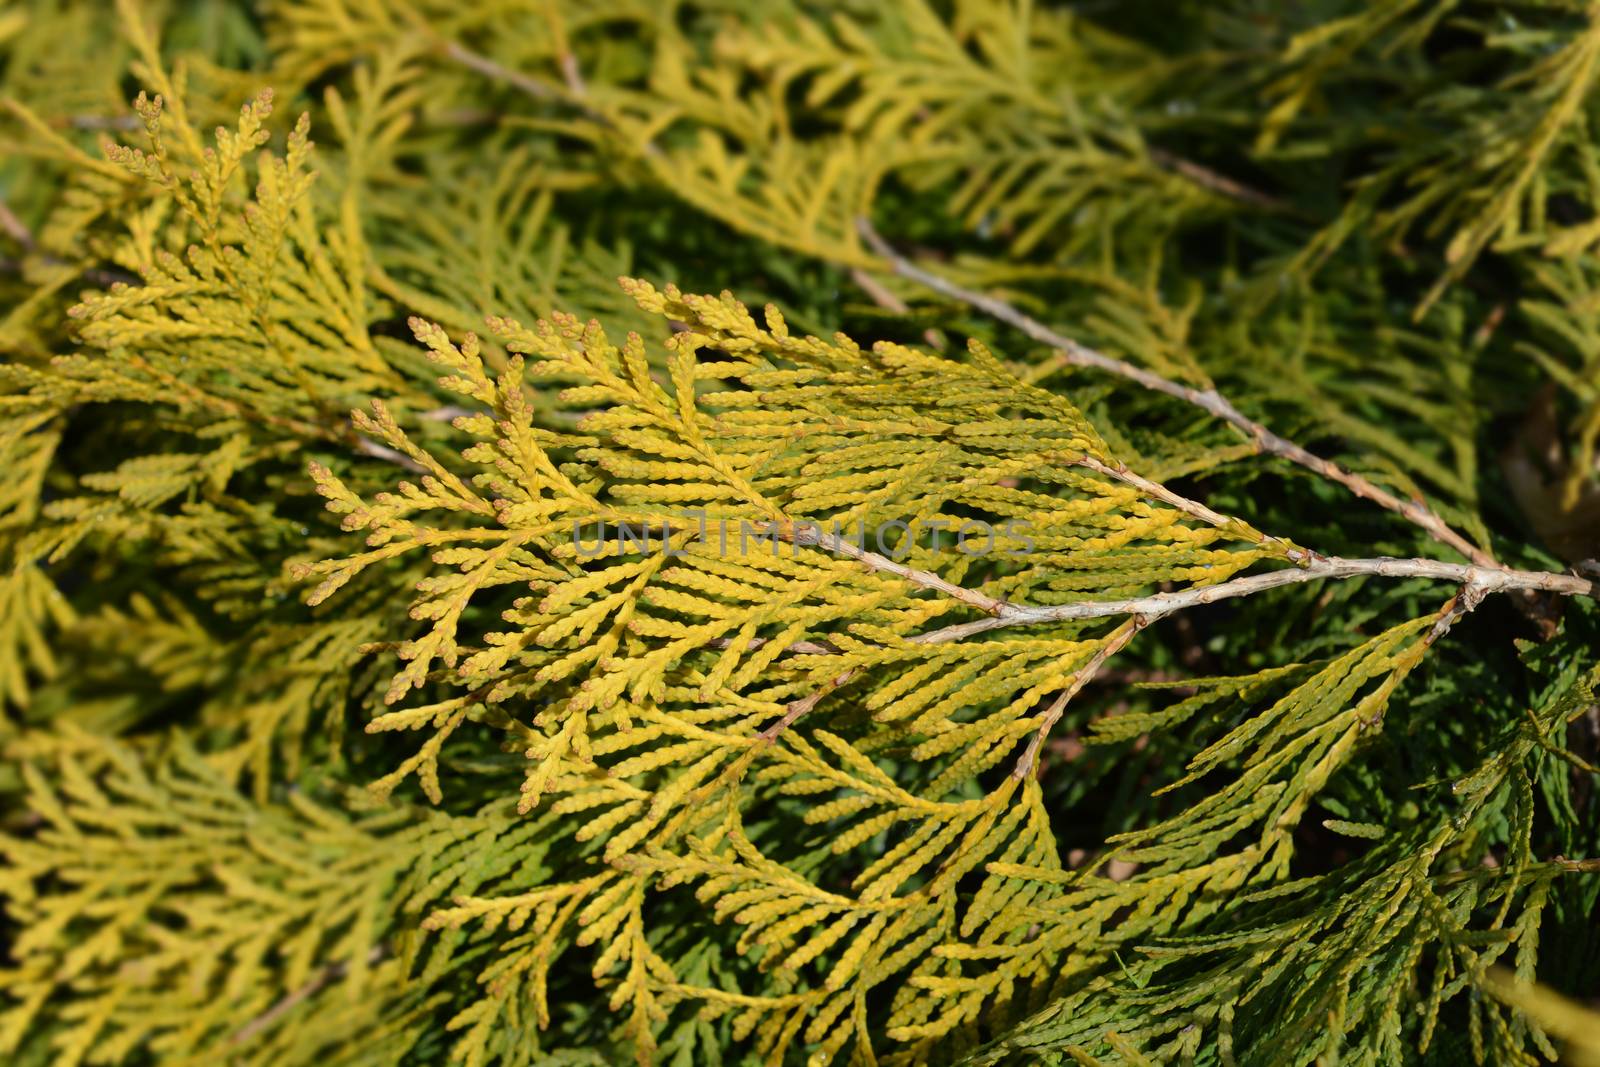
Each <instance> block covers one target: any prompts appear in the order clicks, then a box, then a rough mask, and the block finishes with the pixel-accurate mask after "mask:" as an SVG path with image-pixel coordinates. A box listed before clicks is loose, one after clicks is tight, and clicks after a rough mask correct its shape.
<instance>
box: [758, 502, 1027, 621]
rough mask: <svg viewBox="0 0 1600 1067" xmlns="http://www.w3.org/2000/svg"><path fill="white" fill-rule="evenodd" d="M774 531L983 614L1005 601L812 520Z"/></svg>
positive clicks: (1000, 608)
mask: <svg viewBox="0 0 1600 1067" xmlns="http://www.w3.org/2000/svg"><path fill="white" fill-rule="evenodd" d="M774 533H775V535H776V536H777V537H778V538H780V539H781V540H784V541H789V542H791V543H793V544H796V545H814V546H816V547H817V548H822V549H826V550H827V551H829V552H832V553H834V554H835V555H840V556H847V557H849V558H850V559H853V560H857V561H858V562H861V563H864V564H866V565H867V566H868V567H870V568H871V569H873V570H875V571H881V572H883V573H885V574H892V575H894V576H895V577H897V578H904V579H905V580H906V581H908V582H913V583H915V584H916V585H920V586H922V587H923V588H924V589H932V590H934V591H935V592H938V593H943V594H944V595H945V596H948V597H951V598H953V599H955V600H959V601H961V602H962V603H963V604H966V605H967V606H968V607H972V608H976V609H977V610H979V611H981V612H983V613H984V614H985V615H998V614H1000V612H1001V611H1003V610H1004V609H1005V607H1006V603H1005V601H1003V600H1000V599H998V598H996V597H992V596H989V595H988V594H987V593H980V592H978V591H977V590H976V589H968V588H966V587H965V586H960V585H956V584H955V583H954V582H949V581H946V580H945V579H943V578H941V577H939V576H938V575H937V574H934V573H933V572H932V571H923V570H917V569H916V568H915V567H907V566H906V565H905V564H903V563H896V562H895V561H894V560H892V559H890V558H889V557H888V556H883V555H879V554H878V553H876V552H869V551H867V550H866V549H863V548H860V547H858V546H856V545H853V544H851V543H850V542H849V541H846V540H845V539H844V538H842V537H838V536H836V535H834V534H830V533H824V532H823V531H822V530H821V529H820V528H819V527H818V526H817V525H816V524H815V523H807V522H797V523H793V524H791V525H790V527H789V528H788V529H777V530H774Z"/></svg>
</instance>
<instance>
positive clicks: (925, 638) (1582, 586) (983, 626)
mask: <svg viewBox="0 0 1600 1067" xmlns="http://www.w3.org/2000/svg"><path fill="white" fill-rule="evenodd" d="M1363 575H1374V576H1381V577H1385V578H1435V579H1438V580H1440V581H1446V582H1452V583H1455V584H1457V585H1462V586H1476V587H1477V588H1478V589H1480V590H1481V593H1480V594H1479V596H1480V597H1481V595H1484V594H1488V593H1502V592H1510V591H1514V590H1518V589H1537V590H1542V591H1544V592H1547V593H1559V594H1561V595H1563V596H1587V597H1592V596H1594V595H1595V588H1594V583H1593V582H1591V581H1589V580H1588V579H1586V578H1578V577H1576V576H1573V575H1566V574H1551V573H1547V572H1544V571H1517V570H1509V569H1507V568H1504V567H1476V566H1472V565H1470V564H1465V563H1441V562H1439V561H1438V560H1431V559H1391V558H1389V557H1384V556H1380V557H1376V558H1373V559H1344V558H1341V557H1339V556H1318V557H1317V558H1316V560H1315V561H1314V562H1311V563H1309V564H1307V565H1305V566H1303V567H1295V568H1291V569H1288V570H1281V571H1269V572H1268V573H1266V574H1252V575H1249V576H1247V577H1244V578H1234V579H1232V580H1230V581H1226V582H1219V583H1218V584H1216V585H1203V586H1195V587H1192V588H1189V589H1183V590H1180V591H1178V592H1175V593H1156V594H1154V595H1152V596H1146V597H1132V598H1129V599H1125V600H1084V601H1078V602H1075V603H1072V604H1052V605H1041V606H1032V605H1024V604H1012V603H1005V604H1004V606H1003V607H1002V608H1001V609H1000V611H999V612H998V613H997V614H995V615H993V616H990V617H989V618H986V619H975V620H973V621H972V622H962V623H956V624H955V625H953V626H946V627H944V628H942V629H939V630H932V631H929V632H927V633H923V634H918V635H917V637H916V638H914V640H917V641H918V643H919V644H943V643H945V642H947V641H958V640H961V639H962V638H966V637H971V636H972V635H974V634H980V633H984V632H985V631H988V630H996V629H1000V628H1003V627H1007V626H1024V625H1030V624H1038V623H1051V622H1068V621H1073V620H1079V619H1100V618H1108V617H1114V616H1118V615H1143V616H1146V617H1147V618H1149V619H1151V620H1154V619H1159V618H1161V617H1163V616H1165V615H1171V614H1172V613H1174V612H1177V611H1184V610H1187V609H1188V608H1193V607H1199V606H1200V605H1202V604H1214V603H1216V602H1217V601H1219V600H1229V599H1232V598H1234V597H1242V596H1251V595H1252V594H1255V593H1260V592H1264V591H1266V590H1268V589H1276V588H1278V587H1279V586H1283V585H1294V584H1296V583H1299V582H1314V581H1319V580H1321V579H1324V578H1332V579H1341V578H1358V577H1361V576H1363ZM1462 614H1465V612H1462ZM1452 621H1453V620H1452Z"/></svg>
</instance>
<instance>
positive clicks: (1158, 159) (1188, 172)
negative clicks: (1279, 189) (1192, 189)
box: [1146, 147, 1290, 211]
mask: <svg viewBox="0 0 1600 1067" xmlns="http://www.w3.org/2000/svg"><path fill="white" fill-rule="evenodd" d="M1146 151H1147V152H1148V154H1149V156H1150V162H1152V163H1154V164H1155V165H1156V166H1158V167H1160V168H1161V169H1162V170H1170V171H1172V173H1174V174H1179V175H1182V176H1183V177H1185V178H1187V179H1189V180H1190V181H1192V182H1194V183H1195V184H1196V185H1198V186H1200V187H1201V188H1202V189H1209V190H1211V191H1212V192H1213V193H1216V194H1218V195H1220V196H1225V197H1227V198H1228V199H1230V200H1237V201H1239V202H1240V203H1242V204H1249V205H1251V206H1252V207H1259V208H1263V209H1264V210H1267V211H1288V210H1290V207H1289V205H1288V204H1286V203H1285V202H1284V201H1282V200H1280V199H1278V198H1277V197H1275V196H1269V195H1268V194H1266V193H1263V192H1261V191H1260V190H1259V189H1252V188H1250V187H1249V186H1248V185H1245V184H1244V183H1243V182H1240V181H1236V180H1235V179H1233V178H1230V177H1228V176H1227V175H1226V174H1218V173H1217V172H1216V171H1214V170H1212V169H1211V168H1210V167H1203V166H1201V165H1200V164H1198V163H1196V162H1194V161H1193V160H1189V159H1184V158H1183V157H1182V156H1178V155H1174V154H1173V153H1171V152H1168V151H1167V150H1166V149H1165V148H1155V147H1151V148H1148V149H1147V150H1146Z"/></svg>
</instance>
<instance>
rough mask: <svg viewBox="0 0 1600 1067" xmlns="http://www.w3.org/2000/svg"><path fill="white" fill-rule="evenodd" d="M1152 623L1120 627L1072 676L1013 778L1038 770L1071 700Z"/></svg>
mask: <svg viewBox="0 0 1600 1067" xmlns="http://www.w3.org/2000/svg"><path fill="white" fill-rule="evenodd" d="M1149 621H1150V620H1148V619H1146V618H1145V617H1144V616H1142V615H1135V616H1134V617H1133V618H1131V619H1129V620H1128V621H1127V622H1125V623H1123V624H1122V625H1121V626H1119V627H1117V628H1116V629H1115V630H1113V631H1112V632H1111V635H1110V636H1109V637H1107V638H1106V641H1105V643H1104V644H1102V645H1101V646H1100V647H1099V648H1098V649H1096V650H1095V653H1094V655H1093V656H1090V657H1089V662H1087V663H1085V664H1084V665H1083V666H1082V667H1080V668H1078V669H1077V670H1076V671H1074V672H1073V675H1072V682H1071V683H1070V684H1069V685H1068V686H1067V688H1065V689H1063V690H1062V691H1061V694H1060V695H1059V696H1057V697H1056V698H1055V700H1053V701H1051V703H1050V706H1049V707H1048V708H1046V709H1045V713H1044V718H1043V719H1041V720H1040V721H1039V729H1037V730H1036V731H1034V734H1033V737H1031V738H1030V739H1029V740H1028V747H1027V749H1025V750H1024V751H1023V753H1022V756H1021V758H1019V759H1018V760H1017V765H1016V767H1015V768H1014V769H1013V770H1012V771H1011V776H1012V777H1013V778H1019V779H1021V778H1026V777H1027V776H1028V775H1029V774H1031V773H1033V772H1034V771H1035V770H1037V769H1038V766H1039V749H1040V748H1042V747H1043V746H1044V743H1045V739H1046V738H1048V737H1049V736H1050V731H1051V730H1052V729H1053V728H1054V727H1055V725H1056V723H1057V722H1058V721H1060V719H1061V713H1062V712H1064V711H1066V710H1067V705H1068V704H1070V703H1071V702H1072V698H1073V697H1075V696H1077V695H1078V693H1079V691H1080V690H1082V689H1083V687H1084V686H1086V685H1088V684H1089V681H1090V679H1092V678H1093V677H1094V676H1095V675H1096V674H1097V673H1099V670H1100V668H1101V666H1102V665H1103V664H1104V663H1105V661H1106V660H1108V659H1110V658H1111V657H1112V656H1115V655H1116V654H1117V653H1118V652H1120V651H1121V650H1122V649H1123V648H1124V647H1125V646H1126V645H1127V643H1128V642H1129V641H1132V640H1133V635H1134V634H1136V633H1138V632H1139V631H1140V630H1142V629H1144V628H1145V626H1147V625H1148V624H1149Z"/></svg>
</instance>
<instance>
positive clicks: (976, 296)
mask: <svg viewBox="0 0 1600 1067" xmlns="http://www.w3.org/2000/svg"><path fill="white" fill-rule="evenodd" d="M857 228H858V229H859V231H860V233H861V236H862V238H863V239H864V240H865V241H866V242H867V244H868V245H869V246H870V247H871V248H872V250H873V251H874V252H876V253H877V254H878V255H880V256H882V257H883V258H884V259H885V260H886V261H888V263H889V266H890V267H891V268H892V269H893V270H894V272H895V273H896V274H899V275H901V276H902V277H905V278H910V279H911V280H912V281H915V282H919V283H921V284H922V285H925V286H927V287H928V288H929V289H932V290H933V291H935V292H937V293H940V294H942V295H944V296H948V297H950V298H952V299H954V300H960V301H962V302H963V303H966V304H970V305H972V306H973V307H975V308H977V309H978V310H980V311H982V312H984V313H985V314H987V315H990V316H992V317H994V318H996V319H999V320H1000V321H1001V322H1004V323H1006V324H1007V325H1010V326H1013V327H1015V328H1016V329H1017V330H1019V331H1021V332H1022V333H1024V334H1026V335H1027V336H1029V337H1031V338H1033V339H1034V340H1036V341H1038V342H1040V343H1041V344H1046V345H1049V346H1050V347H1051V348H1054V349H1055V350H1056V351H1057V353H1058V355H1059V357H1060V359H1061V360H1062V361H1064V362H1066V363H1070V364H1072V365H1073V366H1077V367H1091V368H1093V369H1095V370H1099V371H1104V372H1106V373H1108V374H1114V375H1117V376H1118V377H1121V378H1126V379H1128V380H1129V381H1131V382H1135V383H1137V384H1138V385H1140V386H1143V387H1144V388H1146V389H1149V390H1152V391H1154V392H1157V393H1164V394H1166V395H1167V396H1171V397H1175V398H1177V399H1179V400H1182V401H1184V402H1186V403H1189V404H1193V405H1195V406H1196V407H1198V408H1200V409H1202V410H1204V411H1207V412H1210V413H1211V414H1212V415H1214V416H1216V417H1217V418H1219V419H1221V420H1223V421H1224V422H1227V423H1229V424H1231V425H1233V426H1235V427H1237V428H1238V429H1240V430H1242V431H1243V432H1244V433H1245V434H1246V435H1248V436H1249V437H1250V438H1251V439H1252V440H1253V441H1254V442H1255V443H1256V447H1257V448H1258V449H1259V450H1260V451H1261V452H1263V453H1265V454H1267V455H1273V456H1280V457H1282V458H1284V459H1287V460H1289V461H1290V462H1291V463H1296V464H1299V465H1300V466H1302V467H1305V468H1306V469H1307V470H1310V471H1314V472H1315V473H1317V474H1319V475H1321V476H1322V477H1324V478H1327V479H1328V480H1330V481H1334V482H1338V483H1339V484H1340V485H1342V486H1344V487H1345V488H1346V489H1349V490H1350V491H1351V492H1352V493H1354V494H1356V495H1357V496H1359V497H1362V498H1364V499H1366V500H1371V501H1372V502H1373V503H1375V504H1377V505H1378V506H1379V507H1383V508H1387V509H1388V510H1390V511H1393V512H1395V513H1396V514H1397V515H1400V516H1402V517H1404V518H1405V519H1407V520H1409V521H1411V522H1413V523H1415V524H1416V525H1418V526H1420V527H1422V529H1424V530H1426V531H1427V532H1428V535H1429V536H1430V537H1432V538H1433V539H1434V540H1436V541H1438V542H1440V543H1441V544H1445V545H1448V546H1450V547H1451V548H1453V549H1455V550H1456V551H1457V552H1460V553H1461V554H1462V555H1463V556H1465V557H1466V558H1467V559H1469V560H1471V561H1472V562H1473V563H1475V564H1477V565H1478V566H1480V567H1496V566H1499V563H1498V561H1496V560H1495V558H1494V556H1493V555H1491V554H1490V553H1488V552H1486V551H1484V550H1483V549H1481V548H1479V547H1478V546H1476V545H1474V544H1473V543H1472V542H1470V541H1468V540H1467V539H1466V538H1464V537H1462V536H1461V535H1460V534H1458V533H1456V532H1455V531H1454V530H1452V529H1451V528H1450V526H1449V524H1448V523H1446V522H1445V521H1444V520H1443V519H1441V518H1440V517H1439V516H1438V515H1437V514H1435V513H1434V512H1433V510H1432V509H1430V508H1429V507H1428V506H1427V505H1426V504H1423V503H1421V502H1419V501H1415V500H1402V499H1400V498H1399V497H1397V496H1395V495H1394V494H1393V493H1391V492H1389V491H1388V490H1386V489H1384V488H1382V487H1381V486H1378V485H1376V484H1375V483H1373V482H1372V481H1371V480H1370V479H1367V478H1365V477H1363V476H1361V475H1359V474H1357V473H1355V472H1354V471H1349V470H1346V469H1345V468H1343V467H1341V466H1340V465H1339V464H1337V463H1334V462H1333V461H1331V460H1326V459H1323V458H1322V457H1320V456H1318V455H1315V454H1314V453H1312V452H1310V451H1308V450H1306V449H1305V448H1303V447H1301V446H1300V445H1297V444H1295V443H1294V442H1293V441H1290V440H1287V439H1286V438H1283V437H1280V436H1278V435H1277V434H1275V433H1273V432H1272V431H1271V430H1269V429H1267V428H1266V427H1265V426H1263V425H1262V424H1261V423H1259V422H1257V421H1255V420H1254V419H1251V418H1249V417H1248V416H1246V415H1244V414H1243V413H1242V412H1240V411H1239V409H1238V408H1236V407H1234V406H1233V403H1232V402H1231V401H1229V400H1228V398H1227V397H1225V396H1223V395H1222V394H1221V393H1218V392H1217V391H1216V390H1215V389H1196V388H1194V387H1193V386H1188V385H1182V384H1180V383H1178V382H1174V381H1171V380H1169V379H1167V378H1163V377H1161V376H1160V375H1159V374H1153V373H1151V372H1150V371H1147V370H1144V369H1143V368H1140V367H1136V366H1134V365H1133V364H1131V363H1128V362H1126V361H1124V360H1120V359H1113V358H1112V357H1110V356H1107V355H1104V354H1102V353H1100V352H1096V351H1095V350H1094V349H1092V348H1089V347H1087V346H1086V345H1083V344H1080V343H1079V342H1077V341H1074V340H1073V339H1072V338H1070V337H1067V336H1066V335H1064V334H1061V333H1058V332H1057V331H1055V330H1052V329H1051V328H1050V327H1048V326H1046V325H1045V324H1044V323H1042V322H1040V321H1038V320H1037V319H1035V318H1032V317H1031V316H1029V315H1026V314H1024V313H1023V312H1021V311H1019V310H1017V309H1016V308H1014V307H1012V306H1011V305H1010V304H1007V303H1006V302H1005V301H1003V300H999V299H997V298H995V297H992V296H987V295H985V294H983V293H978V292H974V291H973V290H971V289H967V288H965V287H963V286H960V285H957V284H955V283H954V282H951V281H948V280H947V279H944V278H941V277H939V276H938V275H937V274H933V273H931V272H929V271H926V270H923V269H922V268H921V267H918V266H917V265H916V264H914V263H912V262H911V261H910V260H908V259H906V258H905V257H904V256H902V255H900V254H899V253H898V252H896V251H895V250H894V248H893V247H892V246H891V245H890V244H889V243H888V242H887V241H885V240H884V239H883V238H882V237H881V236H879V235H878V233H877V231H876V230H874V229H873V228H872V223H871V222H870V221H868V220H867V219H866V218H865V217H862V218H859V219H858V220H857Z"/></svg>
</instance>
